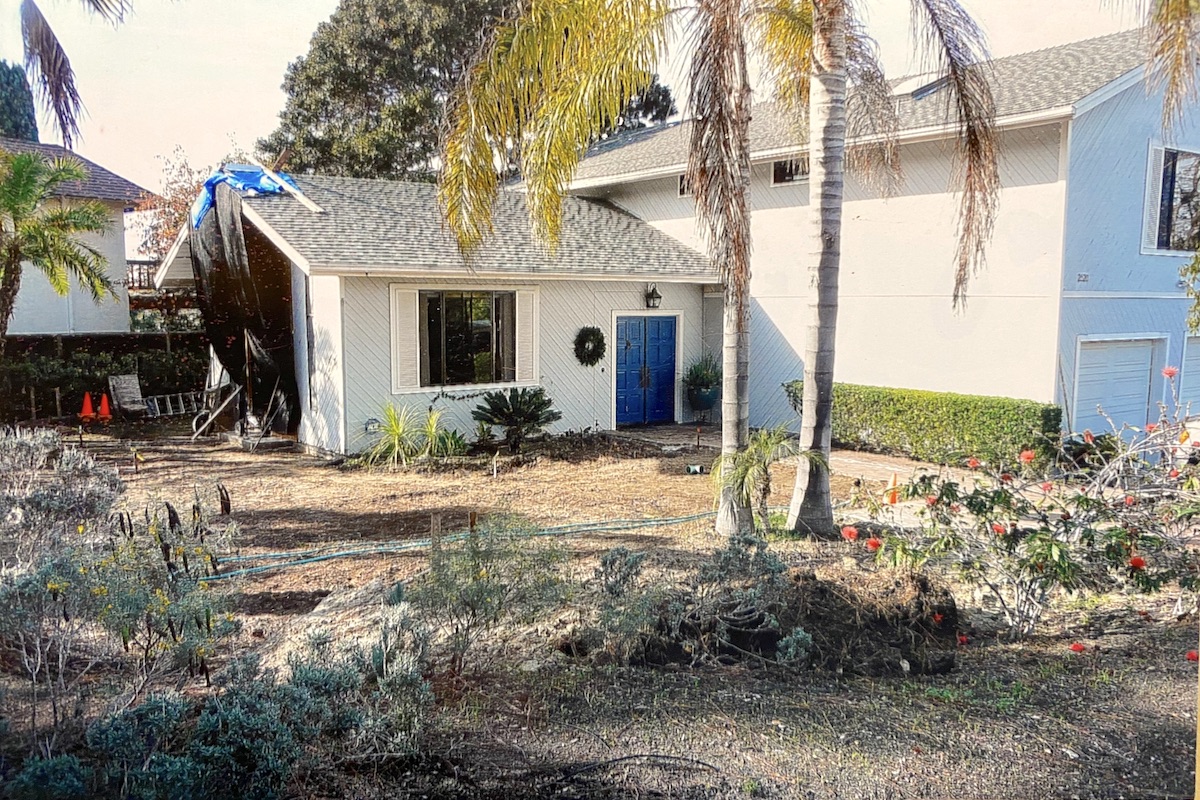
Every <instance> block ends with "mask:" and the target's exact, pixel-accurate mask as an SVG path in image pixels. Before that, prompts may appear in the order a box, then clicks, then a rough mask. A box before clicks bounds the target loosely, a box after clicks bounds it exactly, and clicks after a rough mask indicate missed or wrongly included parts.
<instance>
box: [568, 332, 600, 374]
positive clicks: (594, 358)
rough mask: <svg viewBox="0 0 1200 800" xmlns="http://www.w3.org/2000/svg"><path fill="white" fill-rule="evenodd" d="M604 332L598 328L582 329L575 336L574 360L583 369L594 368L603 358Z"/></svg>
mask: <svg viewBox="0 0 1200 800" xmlns="http://www.w3.org/2000/svg"><path fill="white" fill-rule="evenodd" d="M604 352H605V345H604V332H603V331H601V330H600V329H599V328H594V327H590V326H589V327H583V328H580V329H579V333H577V334H575V358H577V359H579V363H580V364H583V365H584V366H585V367H594V366H596V365H597V364H599V363H600V359H602V358H604Z"/></svg>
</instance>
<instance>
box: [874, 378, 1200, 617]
mask: <svg viewBox="0 0 1200 800" xmlns="http://www.w3.org/2000/svg"><path fill="white" fill-rule="evenodd" d="M1168 379H1170V377H1169V376H1168ZM1196 444H1200V443H1194V442H1193V441H1192V439H1191V434H1190V433H1189V432H1188V430H1187V428H1186V426H1185V425H1184V424H1183V422H1182V421H1181V420H1180V419H1178V418H1170V417H1169V416H1168V415H1167V414H1166V411H1165V409H1164V410H1163V413H1162V415H1161V418H1160V420H1159V421H1158V422H1155V423H1151V424H1148V425H1146V426H1144V427H1141V428H1136V427H1130V426H1124V427H1122V428H1120V429H1116V428H1115V426H1114V430H1113V431H1112V432H1111V433H1109V434H1106V435H1104V436H1103V437H1101V436H1097V435H1094V434H1092V433H1091V432H1085V433H1084V434H1083V436H1081V437H1078V438H1077V439H1073V440H1068V442H1067V443H1066V446H1065V447H1064V448H1063V450H1062V452H1061V453H1060V454H1059V457H1058V458H1057V459H1056V465H1053V466H1050V467H1048V468H1047V470H1046V471H1045V472H1043V471H1040V470H1038V469H1037V468H1036V467H1035V466H1034V464H1033V461H1034V459H1032V458H1028V457H1027V456H1026V454H1025V453H1022V454H1021V457H1020V458H1019V462H1020V463H1019V464H1018V465H1011V466H1010V465H1005V464H991V465H989V464H984V463H982V462H980V461H979V460H978V459H977V458H970V459H967V460H966V461H965V464H966V465H967V466H968V467H970V472H968V473H966V475H965V477H963V478H962V479H958V478H955V477H953V476H950V475H944V474H943V475H922V476H919V477H918V478H916V479H915V480H914V481H913V482H912V483H911V484H910V485H909V486H907V487H906V488H905V496H906V497H907V498H910V499H923V500H924V502H922V503H920V504H919V506H917V511H916V513H917V514H918V517H919V519H920V521H921V525H920V527H919V528H916V529H911V528H910V529H903V528H899V527H898V528H896V529H895V530H894V531H893V532H892V533H890V534H889V535H887V537H886V538H885V541H884V543H883V546H881V547H879V548H878V550H877V557H879V558H883V559H886V560H888V561H890V562H891V563H893V564H895V565H899V566H906V567H909V568H919V567H921V566H924V565H926V564H937V565H940V566H943V567H949V568H952V569H953V570H954V571H956V572H957V573H958V575H959V576H960V577H961V578H962V579H963V580H965V581H966V582H967V583H969V584H971V585H974V586H979V587H982V588H983V589H984V590H985V591H987V592H988V593H990V594H991V595H992V596H993V597H995V599H996V601H997V602H998V604H999V606H1000V609H1001V611H1002V612H1003V614H1004V616H1005V619H1006V621H1007V622H1008V625H1009V629H1010V635H1011V637H1012V638H1021V637H1024V636H1027V635H1029V634H1030V633H1032V632H1033V630H1034V627H1035V626H1036V624H1037V622H1038V620H1039V618H1040V616H1041V614H1042V610H1043V609H1044V607H1045V605H1046V601H1047V600H1048V598H1049V597H1050V595H1051V594H1052V593H1053V592H1055V591H1057V590H1064V591H1067V592H1077V591H1087V590H1097V591H1099V590H1107V589H1110V588H1112V587H1114V586H1128V587H1130V588H1133V589H1137V590H1140V591H1155V590H1157V589H1160V588H1161V587H1163V586H1164V585H1166V584H1168V583H1171V582H1174V581H1178V583H1179V585H1180V586H1182V587H1184V588H1193V587H1194V586H1195V584H1196V582H1197V576H1198V562H1197V559H1196V557H1195V555H1194V553H1193V551H1192V549H1191V548H1190V547H1188V545H1189V544H1191V543H1192V542H1193V541H1194V534H1193V530H1192V529H1193V523H1194V517H1195V516H1196V515H1197V514H1200V458H1197V457H1196V456H1193V455H1192V454H1193V453H1197V454H1200V449H1197V448H1195V447H1194V446H1195V445H1196Z"/></svg>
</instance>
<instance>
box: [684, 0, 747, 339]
mask: <svg viewBox="0 0 1200 800" xmlns="http://www.w3.org/2000/svg"><path fill="white" fill-rule="evenodd" d="M694 14H695V17H694V20H693V22H692V30H693V37H694V43H693V45H692V52H693V56H692V64H691V80H690V92H689V98H688V105H689V107H690V109H691V111H692V113H693V114H694V115H695V118H694V120H693V122H692V126H691V143H690V146H689V148H688V166H687V180H688V182H689V184H690V185H691V189H692V194H693V196H694V198H695V202H696V216H697V220H698V223H699V225H700V227H701V233H702V235H703V236H704V240H705V242H706V243H707V245H708V252H709V256H710V257H711V258H712V259H713V261H714V262H715V263H716V264H717V267H718V269H720V271H721V280H722V283H724V285H725V291H726V302H729V301H730V300H731V299H732V301H733V302H734V304H735V305H736V306H737V307H739V308H741V307H744V302H745V296H746V292H747V290H748V288H749V284H750V214H749V194H750V84H749V79H748V77H747V72H746V38H745V34H746V30H745V27H744V25H743V19H742V14H741V3H740V2H739V0H700V1H699V2H698V3H697V6H696V9H695V12H694ZM739 324H741V325H744V324H745V320H744V315H741V317H739Z"/></svg>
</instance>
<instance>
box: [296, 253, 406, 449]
mask: <svg viewBox="0 0 1200 800" xmlns="http://www.w3.org/2000/svg"><path fill="white" fill-rule="evenodd" d="M309 291H310V292H311V295H312V296H311V300H312V315H313V351H314V356H315V357H314V359H313V375H312V384H311V390H312V398H313V399H312V404H311V406H310V408H309V413H308V414H305V415H304V417H303V418H302V419H301V423H300V441H301V442H302V443H303V444H308V445H312V446H314V447H317V448H320V449H321V450H327V451H329V452H331V453H344V452H346V417H345V407H346V401H345V398H346V382H345V369H344V364H343V360H342V358H343V356H342V352H343V342H344V340H345V338H346V337H347V335H348V332H347V331H346V330H344V329H343V320H344V319H345V318H344V317H343V313H342V278H340V277H338V276H336V275H332V276H331V275H313V276H311V277H310V278H309ZM385 302H386V295H385ZM347 321H348V320H347ZM295 335H296V331H294V330H293V338H294V337H295ZM379 335H380V336H382V342H383V345H382V347H381V349H382V350H383V352H384V353H385V355H386V352H387V346H386V342H387V328H386V327H385V328H382V329H381V330H380V331H379ZM383 374H384V375H385V376H386V375H387V374H388V371H387V370H386V368H385V371H384V372H383ZM385 380H386V378H385Z"/></svg>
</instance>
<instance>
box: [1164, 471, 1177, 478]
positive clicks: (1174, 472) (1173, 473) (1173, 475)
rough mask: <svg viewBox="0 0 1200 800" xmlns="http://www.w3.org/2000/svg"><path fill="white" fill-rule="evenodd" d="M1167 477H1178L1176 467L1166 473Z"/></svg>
mask: <svg viewBox="0 0 1200 800" xmlns="http://www.w3.org/2000/svg"><path fill="white" fill-rule="evenodd" d="M1167 477H1168V478H1178V477H1179V470H1177V469H1173V470H1171V471H1170V472H1168V473H1167Z"/></svg>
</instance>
